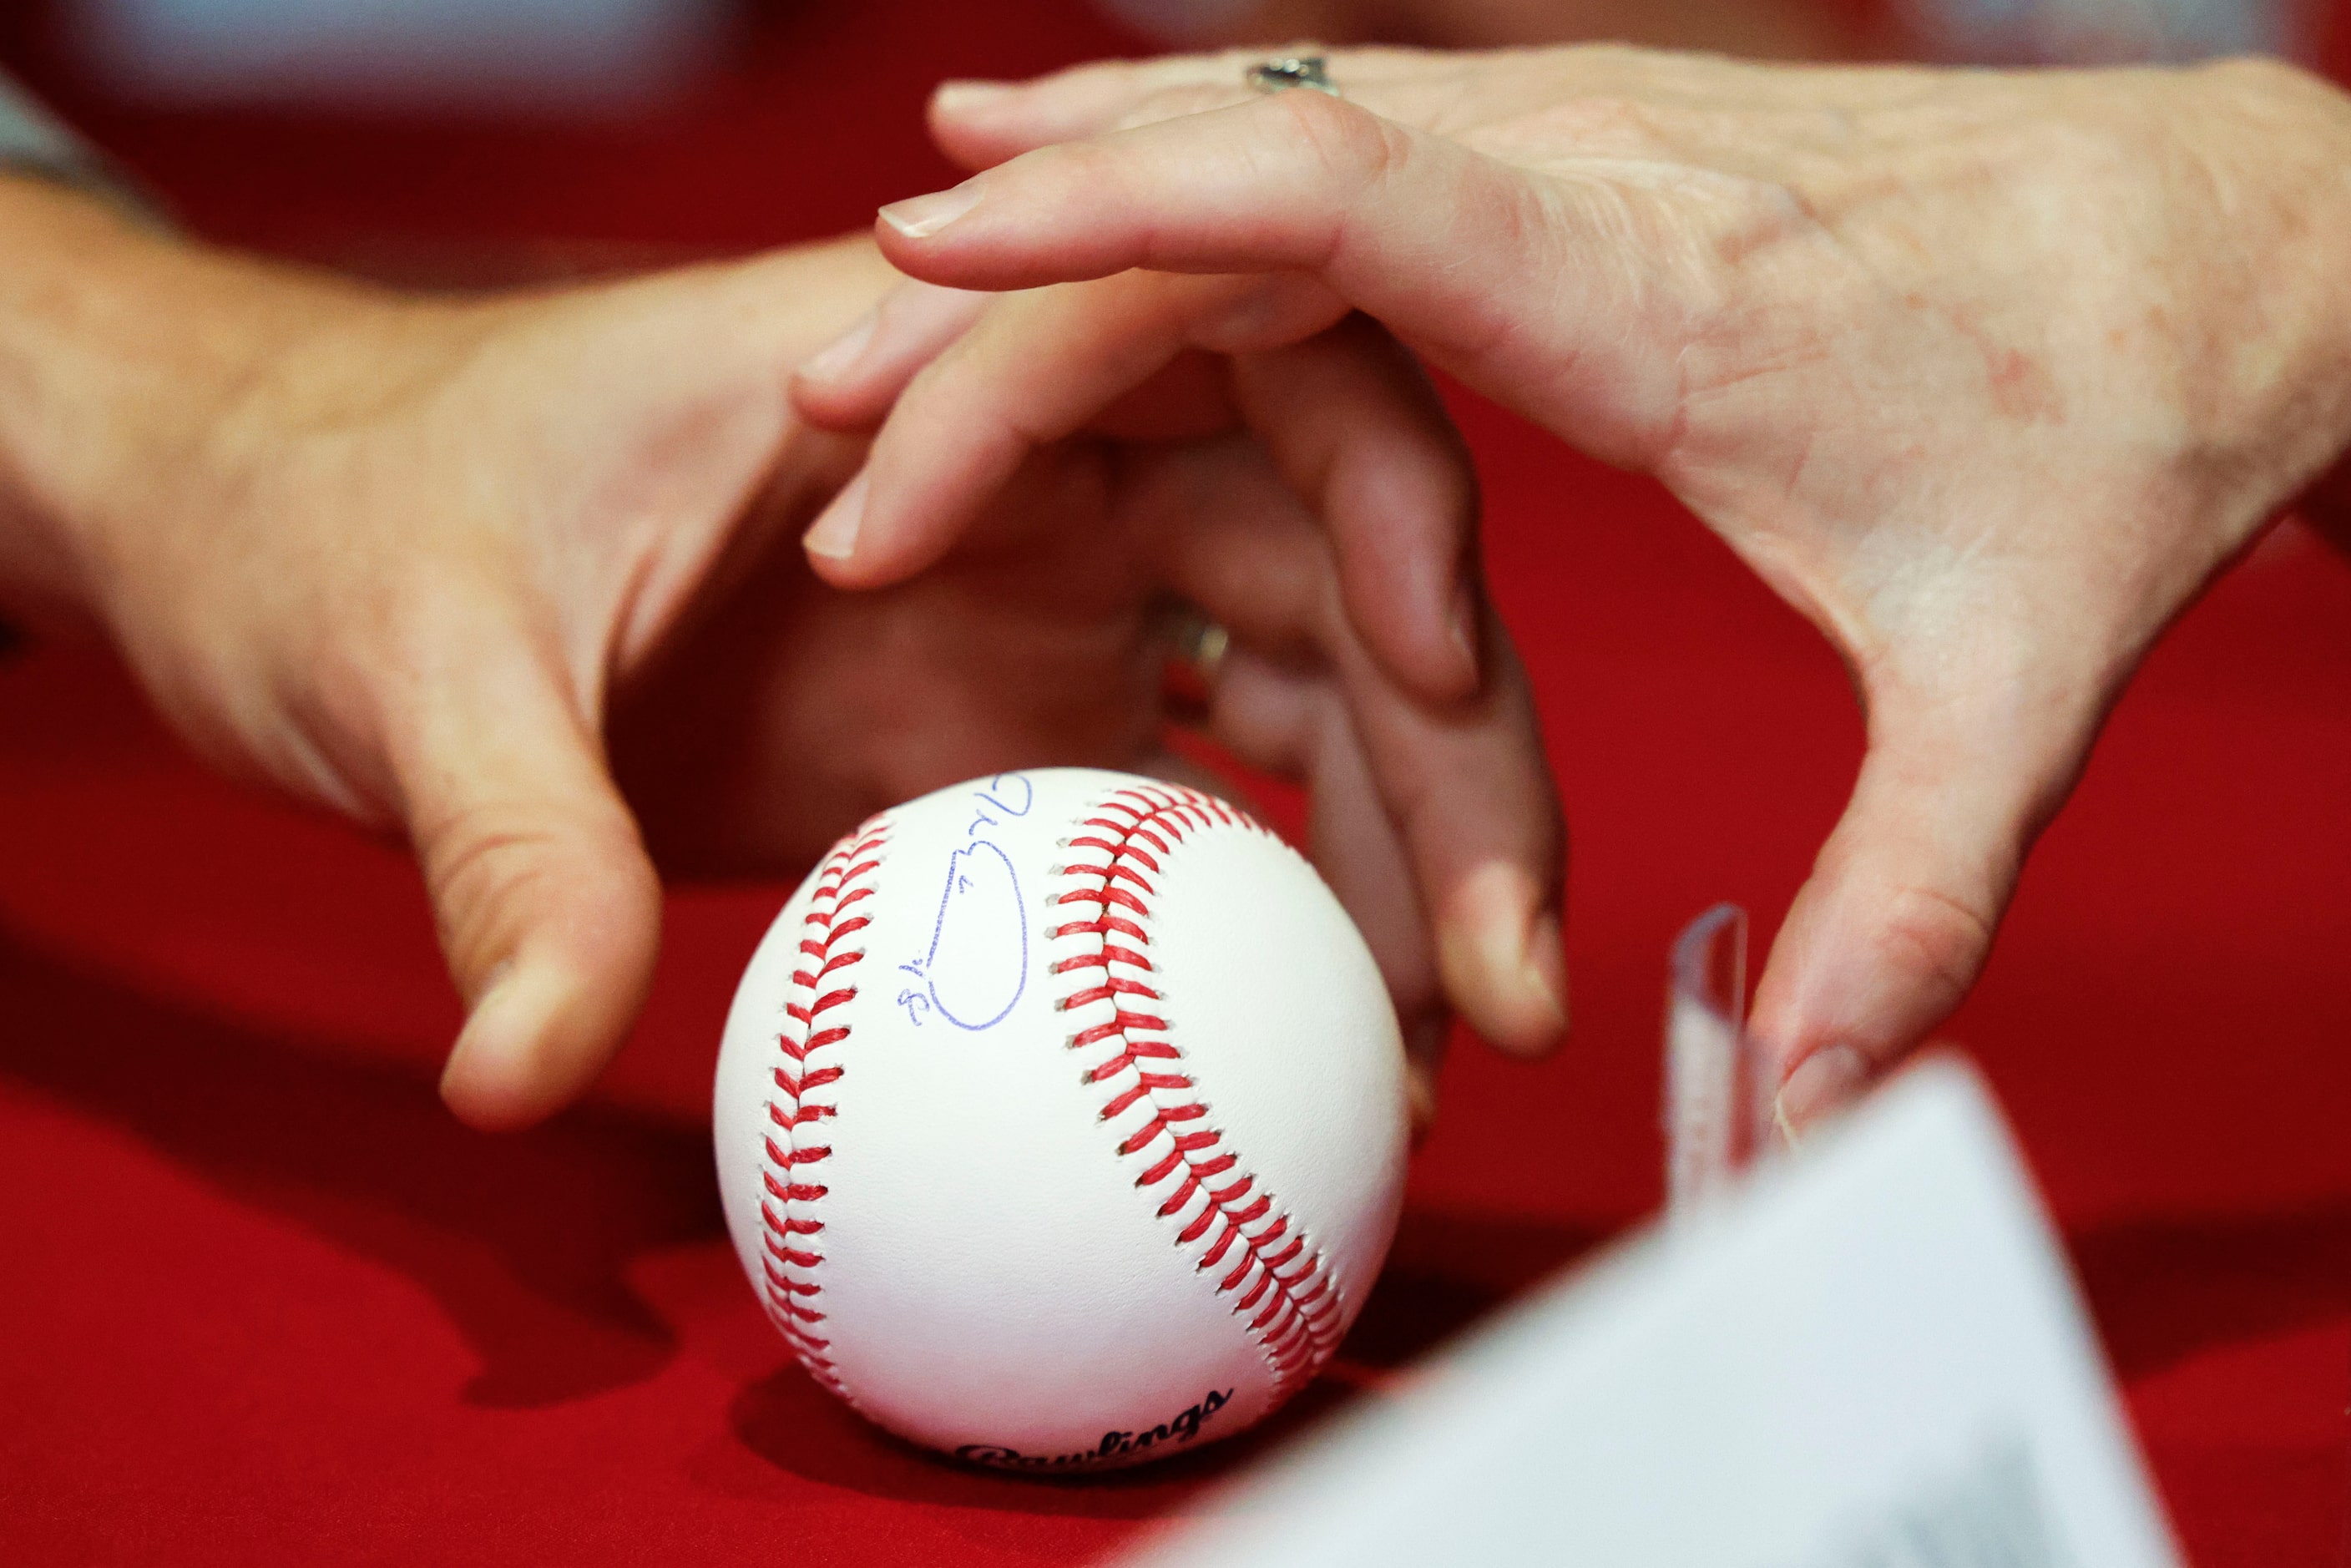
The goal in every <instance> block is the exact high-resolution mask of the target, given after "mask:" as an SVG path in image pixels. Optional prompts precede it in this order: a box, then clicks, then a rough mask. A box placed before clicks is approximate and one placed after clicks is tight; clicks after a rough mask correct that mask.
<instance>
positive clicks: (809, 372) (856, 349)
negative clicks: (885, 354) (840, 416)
mask: <svg viewBox="0 0 2351 1568" xmlns="http://www.w3.org/2000/svg"><path fill="white" fill-rule="evenodd" d="M881 324H882V312H881V311H880V309H878V308H876V309H872V310H868V311H867V312H866V313H865V314H864V315H862V316H860V317H859V318H858V319H857V325H855V326H854V327H852V328H851V329H849V330H848V331H846V332H843V333H842V334H841V336H840V337H838V338H835V339H834V340H832V341H831V342H830V343H827V344H826V345H825V346H824V347H823V348H821V349H819V350H817V351H816V352H815V353H813V354H810V356H809V357H808V359H807V361H805V362H804V363H802V364H801V366H800V374H801V375H803V376H806V377H809V378H810V379H811V380H813V381H820V382H829V381H831V380H833V379H834V378H835V377H837V376H839V375H841V373H842V372H844V371H847V370H848V369H849V368H850V367H851V366H852V365H854V364H855V363H857V361H858V360H859V359H860V358H861V357H862V355H863V354H864V352H865V346H866V345H867V344H868V343H871V342H872V341H873V331H874V329H875V328H877V327H879V326H880V325H881Z"/></svg>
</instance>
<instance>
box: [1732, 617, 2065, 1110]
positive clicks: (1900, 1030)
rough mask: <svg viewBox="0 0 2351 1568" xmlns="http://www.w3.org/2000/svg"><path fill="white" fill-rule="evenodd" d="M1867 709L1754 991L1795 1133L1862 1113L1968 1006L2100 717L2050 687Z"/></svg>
mask: <svg viewBox="0 0 2351 1568" xmlns="http://www.w3.org/2000/svg"><path fill="white" fill-rule="evenodd" d="M1944 667H1947V668H1949V667H1961V668H1964V667H1966V666H1965V664H1964V663H1963V662H1962V663H1960V664H1957V665H1946V666H1944ZM1870 698H1871V702H1870V708H1871V716H1870V735H1869V749H1868V753H1867V755H1866V756H1865V758H1864V759H1863V761H1862V768H1861V775H1860V778H1859V779H1858V780H1857V781H1856V783H1855V788H1854V793H1853V799H1852V800H1851V801H1850V802H1849V803H1848V804H1847V806H1846V808H1845V812H1844V818H1843V819H1842V820H1841V821H1839V822H1838V823H1837V826H1836V831H1834V833H1832V834H1831V835H1830V837H1829V840H1828V842H1827V843H1826V844H1825V845H1824V846H1823V848H1822V850H1821V853H1820V857H1819V859H1818V860H1817V861H1815V862H1814V863H1813V873H1812V876H1811V877H1810V878H1809V879H1808V880H1807V881H1806V882H1805V883H1804V885H1803V887H1802V890H1801V891H1799V892H1798V894H1797V895H1796V899H1795V903H1794V904H1792V906H1791V907H1790V909H1789V911H1788V918H1787V920H1786V922H1785V923H1784V924H1783V925H1782V926H1781V928H1780V934H1779V936H1778V938H1777V939H1776V940H1775V941H1774V942H1773V943H1772V945H1771V958H1770V960H1769V961H1768V962H1767V963H1766V964H1765V966H1764V971H1763V976H1762V978H1761V981H1760V982H1759V983H1758V985H1757V988H1756V994H1755V1009H1754V1015H1753V1019H1752V1020H1751V1024H1752V1029H1753V1031H1754V1033H1755V1035H1756V1037H1757V1039H1758V1040H1761V1042H1762V1044H1763V1046H1764V1048H1765V1050H1766V1051H1768V1052H1769V1053H1770V1055H1771V1059H1772V1060H1773V1061H1774V1063H1775V1068H1774V1071H1775V1072H1776V1075H1777V1078H1778V1080H1779V1082H1780V1083H1781V1088H1780V1093H1779V1101H1778V1113H1779V1116H1780V1119H1781V1121H1782V1125H1783V1127H1785V1128H1786V1129H1787V1130H1789V1131H1791V1132H1801V1131H1802V1130H1803V1128H1804V1127H1805V1126H1806V1125H1807V1124H1810V1123H1812V1122H1813V1121H1816V1120H1818V1119H1819V1118H1820V1117H1822V1116H1824V1115H1826V1114H1828V1113H1831V1112H1834V1111H1835V1110H1838V1109H1841V1108H1842V1107H1844V1105H1846V1104H1848V1103H1851V1102H1852V1101H1854V1100H1855V1099H1857V1098H1858V1097H1859V1096H1860V1095H1861V1093H1862V1092H1864V1091H1865V1089H1866V1088H1867V1087H1868V1085H1869V1084H1870V1083H1871V1082H1874V1081H1875V1080H1876V1078H1877V1077H1878V1076H1879V1075H1881V1074H1882V1073H1884V1072H1885V1071H1888V1070H1889V1069H1891V1068H1892V1067H1893V1066H1894V1065H1895V1064H1896V1062H1898V1061H1900V1060H1901V1058H1902V1057H1903V1056H1904V1055H1905V1054H1907V1051H1909V1050H1910V1048H1911V1047H1912V1046H1913V1045H1915V1044H1916V1043H1917V1041H1919V1040H1922V1039H1923V1038H1925V1036H1926V1035H1927V1034H1928V1031H1930V1030H1933V1029H1934V1028H1935V1027H1936V1026H1937V1025H1938V1024H1939V1023H1941V1022H1942V1021H1943V1019H1945V1018H1947V1017H1948V1016H1949V1014H1950V1013H1951V1011H1952V1010H1953V1009H1955V1008H1957V1007H1958V1006H1959V1002H1960V1000H1961V999H1962V998H1965V996H1966V995H1967V993H1968V991H1969V989H1970V988H1971V987H1972V986H1973V985H1974V984H1975V981H1976V977H1977V976H1978V975H1979V974H1980V972H1981V971H1982V968H1983V966H1984V961H1985V959H1986V958H1987V957H1988V956H1990V954H1991V944H1992V936H1993V934H1994V933H1995V932H1996V931H1997V930H1998V928H1999V925H2000V922H2001V915H2003V914H2004V913H2005V912H2006V911H2007V908H2008V904H2009V900H2010V897H2011V894H2013V893H2014V891H2015V887H2016V880H2017V875H2018V873H2019V872H2020V870H2021V869H2022V865H2023V862H2024V856H2025V854H2026V852H2027V851H2028V850H2030V848H2031V847H2032V841H2033V840H2034V838H2035V837H2037V836H2038V835H2039V833H2040V831H2041V829H2042V828H2043V825H2045V824H2046V822H2047V821H2048V820H2049V818H2050V817H2051V816H2052V815H2053V814H2054V813H2055V811H2056V810H2057V808H2058V806H2059V805H2060V804H2062V803H2063V801H2064V798H2065V796H2066V795H2067V793H2069V792H2070V791H2071V790H2072V789H2073V786H2074V779H2076V778H2078V777H2079V775H2080V771H2081V767H2082V762H2083V759H2084V757H2085V754H2086V752H2087V750H2088V747H2089V744H2090V741H2091V739H2092V737H2093V736H2094V735H2095V730H2096V726H2097V720H2098V717H2099V716H2100V712H2101V705H2100V704H2098V703H2097V702H2095V701H2085V700H2083V698H2082V696H2081V695H2080V692H2079V690H2078V689H2077V690H2075V691H2065V690H2062V689H2053V688H2051V687H2048V686H2043V687H2042V689H2041V695H2031V694H2030V693H2029V692H2028V691H2025V690H2021V689H2019V688H2016V687H2013V686H2010V687H2003V688H1994V689H1990V690H1984V691H1980V692H1974V693H1970V694H1966V695H1958V696H1952V695H1941V694H1934V695H1918V694H1916V693H1913V692H1911V691H1907V690H1903V689H1900V688H1896V689H1893V690H1880V689H1876V688H1873V689H1872V691H1871V693H1870Z"/></svg>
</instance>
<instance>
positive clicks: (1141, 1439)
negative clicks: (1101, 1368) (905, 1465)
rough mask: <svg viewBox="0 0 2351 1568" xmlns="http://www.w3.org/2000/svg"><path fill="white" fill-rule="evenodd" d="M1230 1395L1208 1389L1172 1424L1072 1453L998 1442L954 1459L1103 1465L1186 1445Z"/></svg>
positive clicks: (1033, 1465) (1024, 1466)
mask: <svg viewBox="0 0 2351 1568" xmlns="http://www.w3.org/2000/svg"><path fill="white" fill-rule="evenodd" d="M1232 1396H1233V1391H1232V1390H1231V1389H1229V1388H1228V1389H1226V1390H1225V1391H1224V1392H1223V1393H1221V1394H1219V1393H1217V1392H1215V1391H1213V1390H1212V1391H1210V1393H1209V1394H1208V1396H1207V1397H1206V1398H1204V1399H1202V1400H1201V1401H1200V1402H1199V1403H1198V1404H1197V1405H1191V1406H1186V1407H1185V1408H1184V1410H1183V1412H1182V1413H1181V1414H1179V1415H1178V1416H1176V1417H1175V1419H1174V1420H1172V1421H1162V1422H1161V1423H1159V1425H1157V1426H1156V1427H1152V1428H1150V1429H1149V1430H1148V1431H1142V1432H1104V1433H1103V1434H1102V1441H1101V1442H1100V1443H1098V1444H1096V1445H1095V1446H1094V1447H1093V1448H1088V1449H1085V1450H1083V1451H1081V1452H1079V1453H1075V1454H1024V1453H1022V1452H1021V1451H1020V1450H1019V1449H1018V1448H1006V1447H1004V1446H1003V1445H1002V1444H1000V1443H966V1444H965V1445H964V1446H963V1447H962V1448H957V1449H956V1451H955V1457H956V1458H958V1459H968V1460H970V1461H971V1462H972V1463H973V1464H975V1465H992V1466H994V1467H995V1468H997V1469H1006V1470H1032V1469H1033V1470H1048V1469H1073V1468H1077V1467H1081V1466H1085V1465H1100V1464H1107V1463H1109V1462H1110V1461H1112V1460H1113V1459H1123V1458H1134V1457H1139V1456H1141V1455H1143V1454H1144V1453H1146V1452H1148V1451H1149V1450H1150V1449H1151V1448H1155V1447H1156V1446H1157V1445H1159V1444H1162V1443H1188V1442H1190V1441H1191V1440H1192V1439H1193V1438H1194V1437H1196V1436H1198V1435H1199V1431H1200V1428H1201V1427H1202V1426H1203V1425H1205V1424H1206V1423H1207V1419H1208V1417H1209V1416H1213V1415H1215V1414H1216V1413H1217V1411H1219V1410H1221V1409H1223V1408H1224V1407H1225V1406H1226V1405H1227V1403H1228V1402H1229V1401H1230V1400H1231V1398H1232Z"/></svg>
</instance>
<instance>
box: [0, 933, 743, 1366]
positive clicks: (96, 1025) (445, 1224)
mask: <svg viewBox="0 0 2351 1568" xmlns="http://www.w3.org/2000/svg"><path fill="white" fill-rule="evenodd" d="M0 1015H5V1016H6V1017H7V1018H9V1019H10V1020H11V1024H12V1027H11V1028H10V1029H9V1030H8V1035H7V1039H6V1041H5V1045H0V1077H5V1078H6V1079H8V1080H12V1081H14V1082H17V1083H21V1084H23V1085H25V1086H26V1087H28V1088H31V1089H33V1090H36V1091H37V1092H41V1093H43V1094H45V1095H47V1096H49V1097H51V1098H54V1099H57V1100H59V1101H62V1102H64V1103H67V1104H68V1105H70V1106H71V1107H72V1108H73V1109H74V1110H75V1111H76V1112H78V1113H80V1114H82V1115H85V1116H89V1117H90V1118H93V1119H95V1120H98V1121H101V1122H107V1123H111V1124H116V1125H119V1126H121V1127H123V1128H125V1129H127V1130H128V1131H130V1132H131V1133H132V1134H135V1135H136V1136H138V1137H139V1138H140V1139H141V1141H143V1142H144V1143H146V1144H147V1145H150V1146H151V1147H152V1148H153V1149H155V1150H156V1151H158V1152H159V1153H161V1154H162V1155H164V1156H165V1157H166V1158H168V1159H171V1160H172V1161H175V1162H177V1163H178V1164H180V1165H182V1166H185V1167H186V1168H188V1169H189V1170H191V1171H193V1172H194V1173H196V1174H197V1175H198V1176H201V1177H202V1178H203V1179H204V1180H206V1181H208V1182H210V1183H212V1184H213V1185H214V1186H217V1187H219V1188H220V1189H222V1190H224V1191H225V1192H227V1193H229V1194H231V1195H233V1196H234V1197H236V1198H237V1199H238V1200H240V1201H242V1202H245V1203H247V1204H250V1205H252V1206H254V1207H257V1208H261V1209H264V1210H266V1211H269V1212H272V1213H275V1214H278V1215H282V1216H284V1217H285V1218H288V1219H291V1220H293V1221H294V1222H296V1223H297V1224H298V1225H301V1226H303V1227H305V1228H308V1229H310V1230H312V1231H314V1232H316V1233H318V1234H319V1235H320V1236H323V1237H325V1238H327V1239H329V1240H331V1241H333V1242H334V1243H335V1244H336V1245H338V1246H340V1247H343V1248H347V1249H350V1250H352V1251H355V1252H358V1253H360V1254H361V1255H363V1256H366V1257H370V1258H372V1259H375V1260H378V1261H380V1262H381V1263H383V1264H385V1265H387V1266H389V1267H391V1268H392V1269H395V1270H399V1271H400V1272H402V1274H405V1275H406V1276H408V1277H409V1278H410V1279H412V1280H413V1281H416V1282H417V1284H419V1285H420V1286H422V1287H423V1289H424V1290H425V1291H428V1292H430V1294H431V1295H432V1297H433V1298H434V1301H436V1302H438V1303H439V1305H440V1307H441V1309H442V1310H443V1311H444V1312H446V1313H447V1315H448V1317H449V1320H450V1322H452V1323H453V1324H454V1325H455V1327H456V1329H457V1330H458V1332H459V1333H462V1334H463V1335H464V1337H465V1340H466V1342H467V1343H468V1344H469V1345H470V1346H471V1347H472V1348H473V1350H474V1351H475V1354H477V1355H478V1356H479V1357H480V1359H481V1363H482V1370H481V1372H480V1374H479V1375H477V1376H475V1379H474V1380H473V1382H472V1383H471V1385H469V1386H468V1387H467V1388H466V1390H465V1397H466V1399H467V1400H468V1402H469V1403H472V1404H475V1405H480V1406H492V1407H530V1406H545V1405H552V1404H557V1403H560V1402H562V1401H565V1400H569V1399H577V1398H580V1397H583V1396H589V1395H592V1394H597V1393H601V1392H603V1391H605V1390H608V1389H611V1388H617V1387H620V1386H622V1385H628V1384H631V1383H634V1382H637V1381H639V1380H640V1379H643V1378H645V1377H648V1376H650V1375H653V1373H654V1372H655V1371H657V1370H658V1369H659V1368H660V1367H661V1366H662V1364H664V1363H665V1362H666V1361H667V1360H668V1359H669V1357H670V1355H671V1354H672V1353H673V1352H674V1348H675V1336H674V1333H673V1331H672V1330H671V1328H670V1327H669V1326H668V1325H667V1324H665V1323H664V1322H662V1321H661V1319H660V1318H659V1317H658V1316H656V1315H655V1314H654V1313H653V1311H652V1310H651V1309H650V1308H649V1307H648V1306H647V1305H646V1304H645V1303H644V1302H643V1301H642V1300H640V1299H639V1298H638V1297H637V1296H636V1295H635V1293H634V1292H632V1291H631V1290H630V1289H629V1288H628V1287H627V1286H626V1285H625V1284H624V1283H623V1282H622V1269H623V1268H624V1266H625V1265H626V1264H627V1262H628V1261H629V1260H631V1259H632V1258H633V1257H635V1256H637V1255H639V1254H641V1253H643V1252H646V1251H649V1250H651V1249H655V1248H659V1247H664V1246H669V1245H672V1244H674V1243H678V1242H682V1241H690V1240H695V1239H705V1238H709V1237H714V1236H716V1235H718V1234H720V1233H721V1232H722V1230H723V1228H724V1227H723V1223H722V1221H721V1219H720V1217H719V1211H718V1203H717V1194H716V1189H715V1186H714V1184H713V1178H712V1176H711V1168H710V1145H709V1139H708V1137H707V1135H706V1134H703V1133H702V1132H700V1131H699V1130H695V1129H689V1128H684V1127H679V1126H675V1125H665V1124H662V1123H659V1122H657V1121H655V1120H653V1119H652V1118H649V1117H645V1116H643V1115H640V1114H634V1113H626V1112H621V1111H615V1110H611V1109H606V1108H601V1107H592V1108H589V1109H584V1110H580V1111H575V1112H572V1113H569V1114H567V1115H565V1116H563V1117H561V1118H559V1120H558V1121H556V1122H554V1123H553V1124H549V1125H548V1126H546V1127H543V1128H540V1129H538V1131H535V1132H532V1133H528V1134H521V1135H518V1136H513V1137H504V1138H491V1137H485V1136H483V1135H481V1134H476V1133H473V1132H470V1131H468V1130H467V1129H465V1127H463V1126H461V1125H459V1124H457V1123H456V1122H455V1120H453V1119H452V1118H451V1117H450V1115H449V1113H448V1112H447V1111H446V1110H444V1108H443V1107H442V1104H441V1102H440V1100H439V1098H438V1096H436V1095H435V1094H434V1091H433V1087H432V1085H431V1084H430V1083H428V1082H422V1081H420V1080H419V1079H417V1078H416V1077H414V1076H413V1075H412V1074H408V1073H403V1072H401V1071H397V1070H391V1069H385V1068H381V1067H374V1066H366V1065H360V1064H354V1063H350V1062H347V1061H334V1060H331V1059H329V1058H328V1057H326V1056H324V1055H322V1054H321V1053H319V1052H318V1051H310V1050H305V1049H303V1048H301V1047H300V1046H298V1045H291V1044H285V1043H279V1042H277V1041H274V1040H270V1039H268V1038H266V1037H264V1036H261V1035H258V1034H256V1033H253V1032H250V1031H248V1030H243V1029H240V1028H238V1027H237V1026H236V1025H235V1024H233V1023H228V1022H224V1021H221V1020H218V1019H210V1018H204V1017H201V1016H197V1015H193V1014H191V1013H188V1012H185V1011H182V1010H179V1009H174V1008H172V1007H171V1006H169V1005H167V1004H164V1003H162V1002H159V1001H154V1000H151V999H149V998H144V997H141V996H138V995H136V994H133V993H131V992H129V991H126V990H122V989H119V988H111V987H109V986H107V985H105V984H103V983H100V982H98V981H94V980H91V979H89V978H85V977H81V976H79V975H77V974H75V973H73V972H71V971H70V970H68V969H66V968H63V967H57V966H56V965H54V964H52V963H50V962H49V961H47V960H46V959H44V958H42V957H39V956H36V955H34V954H31V953H29V952H27V951H26V949H24V948H23V947H21V946H17V945H16V944H14V943H11V942H9V941H8V940H6V938H5V936H0Z"/></svg>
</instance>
